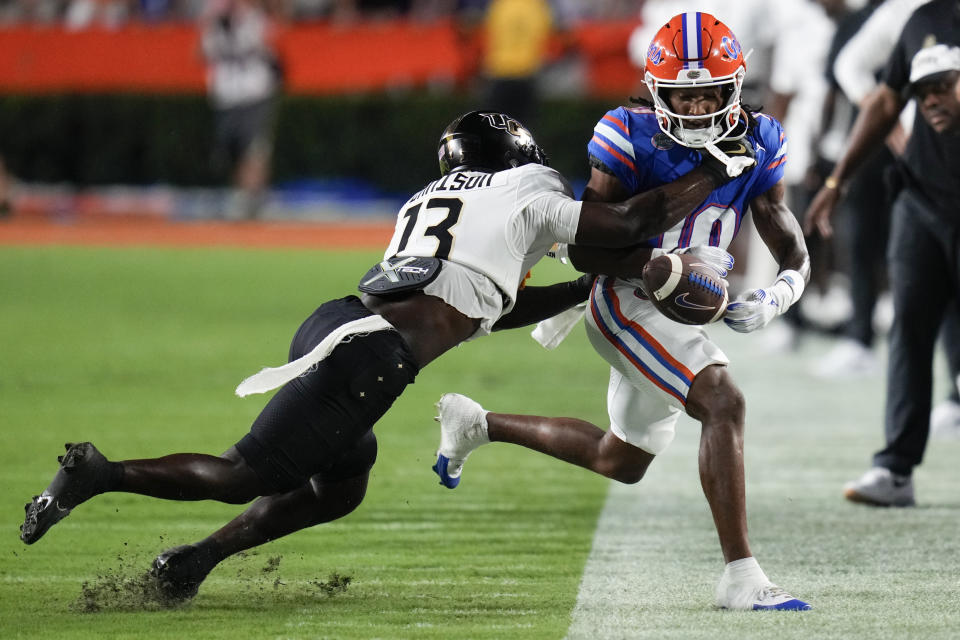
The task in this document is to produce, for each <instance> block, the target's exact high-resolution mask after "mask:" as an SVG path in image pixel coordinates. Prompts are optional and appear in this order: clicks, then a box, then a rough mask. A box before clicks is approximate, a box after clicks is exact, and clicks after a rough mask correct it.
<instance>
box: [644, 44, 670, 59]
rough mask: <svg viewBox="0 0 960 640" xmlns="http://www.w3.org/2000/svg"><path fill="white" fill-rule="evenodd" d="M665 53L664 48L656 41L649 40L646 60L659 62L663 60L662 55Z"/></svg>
mask: <svg viewBox="0 0 960 640" xmlns="http://www.w3.org/2000/svg"><path fill="white" fill-rule="evenodd" d="M665 53H666V49H664V48H663V47H662V46H660V45H659V44H657V43H656V42H651V43H650V47H649V48H648V49H647V60H649V61H650V62H652V63H653V64H660V63H661V62H663V56H664V54H665Z"/></svg>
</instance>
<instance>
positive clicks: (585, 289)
mask: <svg viewBox="0 0 960 640" xmlns="http://www.w3.org/2000/svg"><path fill="white" fill-rule="evenodd" d="M596 279H597V276H596V274H594V273H585V274H583V275H582V276H580V277H579V278H577V279H576V280H571V281H570V282H567V283H565V284H566V285H567V290H568V291H569V292H570V293H571V294H572V295H573V296H574V298H575V299H576V303H577V304H579V303H581V302H585V301H586V299H587V298H589V297H590V289H592V288H593V281H594V280H596Z"/></svg>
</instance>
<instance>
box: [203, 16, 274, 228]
mask: <svg viewBox="0 0 960 640" xmlns="http://www.w3.org/2000/svg"><path fill="white" fill-rule="evenodd" d="M201 27H202V33H201V48H202V52H203V56H204V58H205V60H206V62H207V86H208V90H209V95H210V101H211V103H212V105H213V110H214V118H215V121H216V122H215V142H214V152H213V163H214V167H215V168H216V169H217V170H218V171H219V172H220V173H221V174H224V175H225V174H229V175H230V177H231V180H232V183H233V186H234V188H235V191H234V195H233V197H232V198H231V200H232V202H231V203H230V205H229V206H228V210H227V216H228V217H237V216H239V217H241V218H245V219H250V218H256V217H257V216H258V215H259V214H260V213H261V211H262V209H263V207H264V204H265V201H266V190H267V186H268V182H269V177H270V161H271V156H272V153H273V128H274V116H275V110H276V98H277V94H278V92H279V89H280V81H281V70H280V64H279V59H278V57H277V53H276V48H275V44H274V43H275V39H276V30H277V27H276V24H275V23H274V21H273V20H272V19H271V17H270V16H269V15H268V14H267V12H266V11H265V10H264V9H263V7H262V6H261V5H260V4H258V3H257V2H256V0H214V1H213V2H212V3H211V5H210V9H209V11H208V12H207V13H206V14H205V15H204V16H203V19H202V25H201Z"/></svg>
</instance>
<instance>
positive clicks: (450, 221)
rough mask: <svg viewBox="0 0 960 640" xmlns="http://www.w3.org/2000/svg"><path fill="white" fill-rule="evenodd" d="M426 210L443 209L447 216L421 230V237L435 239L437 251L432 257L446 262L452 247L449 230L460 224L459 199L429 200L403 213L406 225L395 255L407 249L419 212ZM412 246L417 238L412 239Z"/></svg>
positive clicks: (460, 202)
mask: <svg viewBox="0 0 960 640" xmlns="http://www.w3.org/2000/svg"><path fill="white" fill-rule="evenodd" d="M428 209H445V210H446V211H447V215H445V216H444V217H443V219H442V220H440V222H438V223H437V224H434V225H431V226H429V227H427V228H426V229H424V230H423V236H433V237H434V238H436V239H437V249H436V251H434V252H433V255H434V257H436V258H440V259H441V260H447V259H448V258H449V257H450V249H451V248H452V247H453V234H452V233H450V229H451V227H453V226H454V225H456V224H457V223H458V222H460V213H461V212H462V211H463V200H461V199H460V198H430V199H429V200H427V202H426V205H424V203H423V202H418V203H417V204H415V205H413V206H412V207H409V208H408V209H407V210H406V211H404V212H403V213H402V214H401V217H402V218H403V219H405V220H406V221H407V224H406V226H405V227H404V228H403V234H402V235H401V236H400V244H399V245H398V246H397V253H400V252H401V251H403V250H404V249H406V248H407V243H408V242H410V235H411V234H412V233H413V230H414V229H415V228H416V226H417V218H418V216H419V215H420V211H421V210H423V211H426V210H428ZM414 244H415V245H416V244H417V238H414Z"/></svg>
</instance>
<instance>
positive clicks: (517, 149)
mask: <svg viewBox="0 0 960 640" xmlns="http://www.w3.org/2000/svg"><path fill="white" fill-rule="evenodd" d="M437 155H438V156H439V158H440V175H444V176H445V175H447V174H448V173H450V172H451V171H457V170H458V169H484V170H487V171H503V170H504V169H513V168H514V167H519V166H521V165H524V164H530V163H531V162H535V163H537V164H542V165H549V160H548V159H547V155H546V154H545V153H544V152H543V149H541V148H540V147H538V146H537V143H536V142H535V141H534V139H533V136H532V135H531V134H530V132H529V131H528V130H527V129H526V128H525V127H524V126H523V125H522V124H520V122H519V121H517V120H515V119H513V118H511V117H510V116H508V115H507V114H505V113H498V112H496V111H471V112H470V113H465V114H464V115H462V116H460V117H459V118H457V119H456V120H454V121H453V122H451V123H450V126H448V127H447V128H446V129H445V130H444V132H443V135H441V136H440V147H439V149H437Z"/></svg>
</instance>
